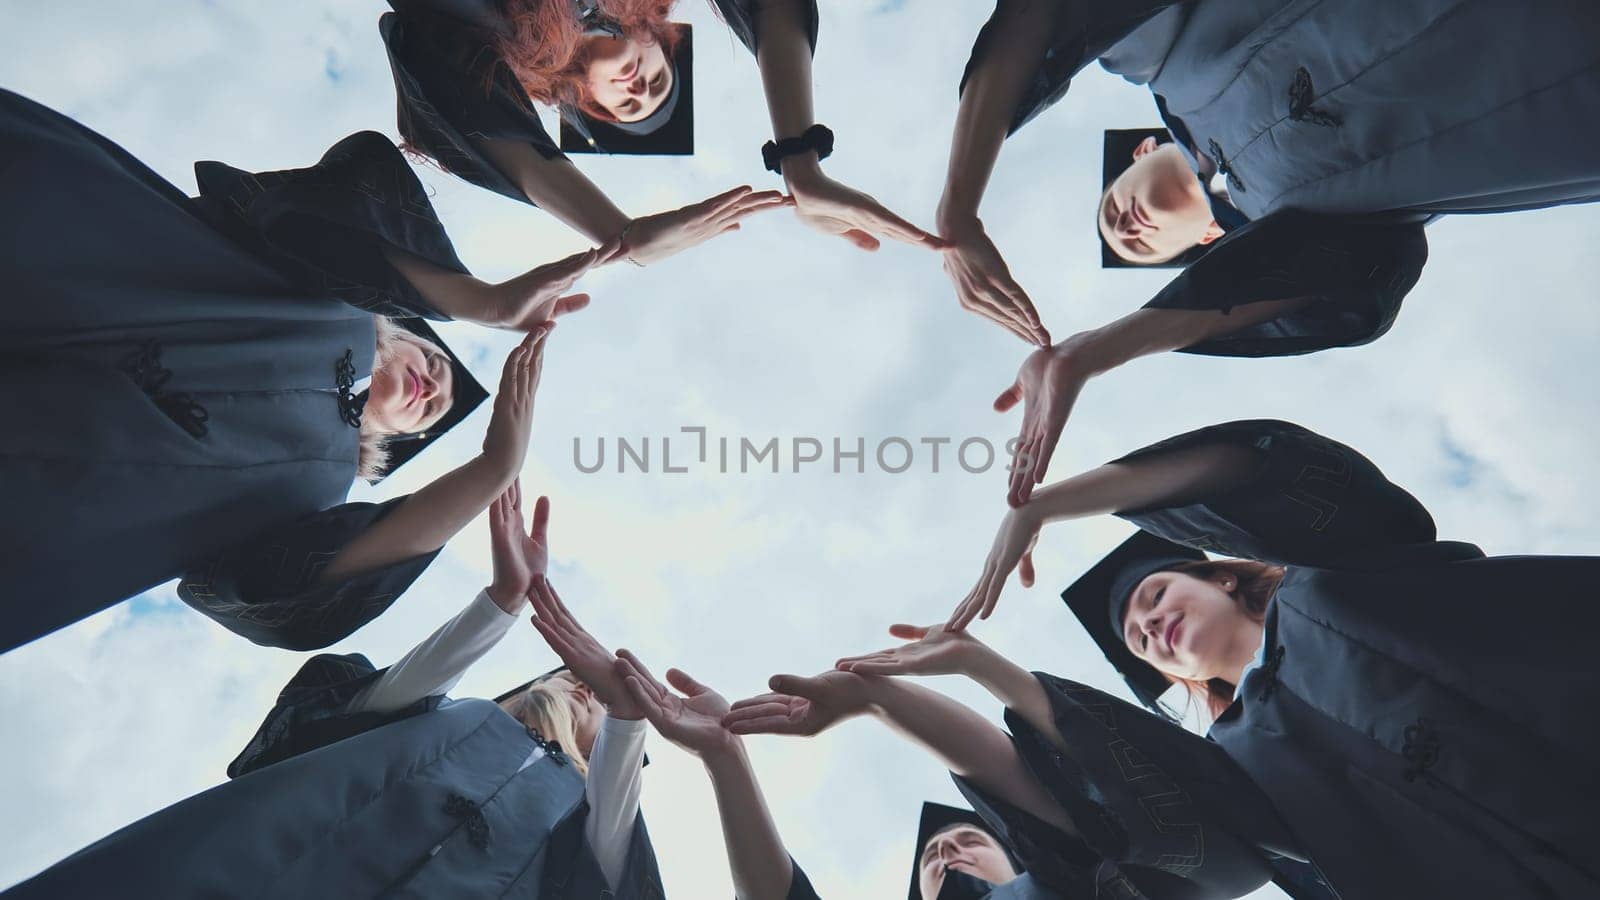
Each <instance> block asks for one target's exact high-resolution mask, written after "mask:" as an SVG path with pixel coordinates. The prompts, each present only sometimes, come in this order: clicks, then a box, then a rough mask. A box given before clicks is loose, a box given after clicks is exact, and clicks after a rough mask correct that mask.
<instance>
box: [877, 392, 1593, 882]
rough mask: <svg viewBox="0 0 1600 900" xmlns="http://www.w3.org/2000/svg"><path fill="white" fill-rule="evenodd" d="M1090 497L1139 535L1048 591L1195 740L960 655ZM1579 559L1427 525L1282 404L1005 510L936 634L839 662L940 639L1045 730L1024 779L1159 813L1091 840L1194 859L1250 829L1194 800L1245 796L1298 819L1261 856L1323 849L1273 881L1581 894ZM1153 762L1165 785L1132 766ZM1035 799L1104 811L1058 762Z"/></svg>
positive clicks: (1585, 788)
mask: <svg viewBox="0 0 1600 900" xmlns="http://www.w3.org/2000/svg"><path fill="white" fill-rule="evenodd" d="M1108 512H1109V513H1115V514H1117V515H1118V516H1120V517H1121V518H1125V519H1128V520H1129V521H1132V522H1133V523H1135V524H1137V525H1138V526H1139V527H1140V528H1141V529H1142V531H1141V532H1140V533H1138V534H1136V535H1134V537H1133V538H1131V539H1129V540H1128V541H1126V542H1125V543H1124V544H1122V545H1121V546H1120V547H1118V548H1117V549H1116V550H1115V551H1113V552H1112V553H1111V554H1110V555H1109V556H1107V557H1106V558H1105V559H1104V560H1102V561H1101V562H1100V563H1098V564H1097V565H1095V566H1094V567H1093V568H1092V569H1090V570H1089V572H1087V573H1086V574H1085V575H1084V576H1083V577H1081V578H1080V579H1078V581H1077V582H1075V583H1074V584H1073V585H1072V586H1071V587H1069V588H1067V590H1066V591H1065V592H1064V593H1063V595H1062V596H1063V598H1064V599H1065V600H1066V601H1067V603H1068V605H1069V606H1070V607H1071V609H1072V611H1073V613H1074V614H1075V615H1077V616H1078V618H1079V620H1080V621H1082V622H1083V623H1084V626H1085V627H1086V629H1087V630H1088V631H1089V633H1090V635H1091V636H1092V637H1093V638H1094V639H1095V641H1096V643H1097V644H1098V645H1099V646H1100V648H1101V649H1102V651H1103V652H1104V653H1105V654H1106V657H1107V658H1108V659H1109V660H1110V661H1111V662H1112V664H1113V665H1114V666H1115V667H1116V668H1117V670H1118V671H1119V672H1120V673H1121V674H1122V675H1123V677H1124V678H1125V679H1127V682H1128V684H1129V686H1130V687H1131V688H1132V690H1133V693H1134V695H1135V696H1137V697H1138V698H1139V699H1140V700H1141V701H1142V702H1143V703H1144V704H1145V705H1146V706H1148V707H1149V708H1150V709H1151V710H1153V711H1154V712H1156V713H1157V714H1158V715H1159V716H1162V717H1165V718H1166V719H1168V720H1170V719H1173V718H1174V716H1173V713H1172V712H1171V711H1170V710H1168V709H1167V708H1166V707H1165V706H1163V705H1162V703H1161V702H1160V697H1161V696H1162V694H1163V693H1165V692H1166V691H1167V689H1168V688H1169V687H1172V686H1173V685H1179V684H1181V685H1184V686H1186V687H1187V688H1188V690H1189V691H1190V692H1191V693H1192V695H1193V696H1194V698H1195V700H1196V701H1198V703H1199V704H1200V705H1201V706H1202V707H1203V708H1204V710H1205V711H1206V713H1207V715H1205V716H1204V718H1206V719H1209V720H1211V725H1210V731H1209V737H1210V740H1209V741H1204V740H1200V739H1198V738H1197V737H1195V736H1194V735H1191V734H1189V733H1187V732H1185V731H1184V730H1183V729H1182V728H1180V727H1178V726H1177V725H1176V724H1174V723H1173V722H1172V721H1163V719H1161V718H1154V717H1151V716H1149V715H1146V714H1144V713H1141V712H1139V711H1138V710H1137V709H1135V708H1134V707H1132V706H1129V705H1128V704H1125V703H1123V702H1121V701H1119V700H1116V699H1114V698H1112V697H1110V696H1108V695H1105V694H1102V693H1100V692H1099V691H1096V690H1093V689H1091V688H1087V687H1084V686H1082V685H1079V684H1076V683H1073V682H1070V681H1065V680H1063V679H1057V678H1052V677H1049V676H1038V677H1037V678H1031V677H1026V676H1024V677H1017V676H1016V673H1015V672H1010V674H1009V675H1006V674H1005V672H1007V671H1009V670H1005V669H1004V667H1000V668H992V665H993V660H992V659H991V660H988V661H987V662H982V661H980V662H973V660H977V659H980V658H986V657H984V654H982V653H979V652H976V651H971V652H970V654H969V651H970V648H967V649H952V648H954V647H955V646H956V643H957V641H958V640H959V635H960V634H961V629H963V628H965V627H966V625H967V624H968V623H969V622H971V620H972V619H973V617H974V616H975V615H979V614H980V613H981V614H982V615H985V616H986V615H988V614H989V612H990V611H992V609H993V607H994V604H995V601H996V599H997V598H998V596H999V593H1000V589H1001V587H1002V586H1003V585H1004V583H1005V581H1006V579H1007V578H1008V577H1009V576H1010V574H1011V572H1012V571H1013V570H1014V569H1020V574H1021V576H1022V582H1023V584H1024V585H1031V584H1032V582H1033V565H1032V559H1031V556H1032V549H1033V545H1034V542H1035V541H1036V540H1037V539H1038V534H1039V530H1040V528H1041V526H1042V525H1043V524H1044V523H1045V522H1047V521H1052V520H1055V519H1062V518H1076V517H1081V516H1088V515H1097V514H1102V513H1108ZM1203 551H1210V552H1214V553H1218V554H1222V555H1225V556H1228V557H1232V558H1233V559H1232V560H1217V561H1213V560H1210V559H1208V558H1207V556H1206V554H1205V552H1203ZM1597 579H1600V558H1595V557H1559V556H1516V557H1486V556H1485V555H1484V554H1483V552H1482V551H1481V550H1479V549H1478V548H1477V547H1475V546H1473V545H1471V544H1464V543H1458V542H1453V541H1440V540H1438V539H1437V538H1436V535H1435V529H1434V524H1433V520H1432V518H1431V517H1430V516H1429V515H1428V512H1427V510H1425V509H1424V508H1423V507H1422V505H1421V504H1420V503H1419V502H1418V501H1417V500H1416V499H1415V498H1414V497H1412V496H1411V495H1410V494H1408V493H1407V492H1406V491H1404V490H1402V489H1401V488H1400V487H1398V486H1396V485H1395V484H1393V483H1392V482H1390V481H1388V480H1387V479H1386V478H1385V477H1384V476H1383V474H1382V473H1381V472H1380V471H1379V470H1378V468H1377V467H1376V466H1374V465H1373V464H1372V463H1371V462H1370V461H1368V460H1367V459H1365V458H1364V457H1362V456H1361V455H1360V454H1359V453H1357V452H1356V451H1354V450H1352V449H1351V448H1349V447H1347V446H1344V445H1342V444H1339V443H1336V442H1334V441H1331V440H1328V439H1327V438H1324V437H1321V436H1319V435H1316V434H1313V433H1312V432H1309V431H1307V430H1305V429H1303V428H1300V427H1299V426H1296V425H1291V424H1288V423H1284V422H1276V421H1246V422H1233V423H1228V424H1224V425H1216V426H1212V427H1210V428H1205V429H1201V430H1199V431H1195V432H1191V433H1189V434H1185V435H1182V436H1179V437H1176V438H1172V439H1170V440H1167V441H1163V442H1161V443H1158V444H1155V445H1153V446H1151V447H1148V448H1145V449H1143V450H1140V451H1137V452H1135V453H1133V454H1130V455H1129V456H1126V457H1123V458H1122V459H1120V460H1117V461H1116V462H1113V463H1110V464H1108V465H1104V466H1101V467H1099V468H1097V469H1093V470H1091V471H1089V472H1086V473H1084V474H1081V475H1078V476H1076V477H1074V478H1069V479H1067V480H1065V481H1062V482H1059V483H1057V484H1055V485H1052V486H1050V487H1049V488H1046V489H1044V490H1042V491H1040V492H1039V493H1037V494H1035V495H1034V496H1033V498H1032V499H1031V500H1030V501H1029V502H1027V503H1025V504H1024V505H1022V506H1021V507H1020V508H1017V509H1013V510H1011V511H1010V512H1009V513H1008V514H1007V517H1006V520H1005V523H1004V524H1003V525H1002V527H1001V529H1000V533H999V535H998V537H997V538H996V539H995V543H994V547H993V549H992V550H991V552H990V554H989V558H988V561H987V563H986V565H985V567H984V571H983V575H982V577H981V578H980V580H979V582H978V584H977V586H976V587H975V588H974V589H973V591H972V592H971V593H970V594H969V595H968V597H967V599H966V600H965V601H964V602H963V603H962V605H961V607H959V608H958V609H957V611H956V614H955V615H954V616H953V617H952V619H951V621H950V622H949V623H948V624H947V625H946V626H942V627H940V628H936V629H931V630H928V631H922V630H912V631H905V630H900V631H898V632H897V633H899V634H900V636H902V637H920V638H921V639H920V640H918V641H916V642H915V643H914V644H911V645H907V646H906V647H902V648H897V649H894V650H889V651H883V652H882V653H879V654H874V655H872V656H870V657H864V658H860V659H858V660H856V661H855V663H853V664H850V665H848V666H847V667H848V668H851V669H852V671H857V672H863V673H879V674H890V673H902V674H915V673H923V674H927V673H931V671H933V670H935V669H938V668H939V667H941V666H944V667H949V666H950V665H953V663H951V661H950V659H951V658H953V657H959V658H960V659H961V660H963V661H962V662H960V663H959V665H960V666H961V667H963V668H962V669H961V670H962V671H968V672H969V674H972V675H973V676H974V677H976V678H978V680H980V681H983V682H984V683H985V684H986V685H988V686H990V687H991V688H993V689H994V690H995V693H997V694H998V695H999V696H1001V697H1002V699H1005V701H1006V703H1007V705H1008V706H1009V707H1010V708H1011V709H1012V710H1013V711H1015V712H1018V713H1019V715H1022V717H1023V718H1025V719H1027V721H1029V722H1034V723H1036V724H1038V725H1040V726H1041V727H1042V726H1048V728H1049V729H1052V730H1054V731H1056V732H1059V734H1058V735H1057V737H1059V741H1058V742H1057V743H1059V744H1061V748H1060V749H1057V750H1048V751H1046V750H1044V749H1043V748H1045V747H1046V745H1047V744H1048V743H1049V742H1045V743H1037V742H1035V743H1034V744H1033V745H1031V746H1035V747H1036V748H1038V749H1040V754H1039V755H1036V756H1034V757H1031V758H1030V760H1029V763H1030V766H1033V767H1034V769H1035V771H1044V772H1048V771H1050V767H1051V766H1057V765H1058V764H1057V763H1053V762H1052V761H1051V759H1052V757H1051V754H1055V756H1054V757H1053V758H1054V759H1055V760H1057V761H1059V760H1061V759H1062V758H1067V759H1070V761H1071V762H1072V763H1073V765H1075V766H1077V767H1079V768H1081V769H1082V770H1083V774H1082V775H1081V777H1080V779H1079V780H1080V782H1081V784H1092V785H1094V786H1096V787H1098V788H1100V789H1103V790H1104V791H1105V792H1106V794H1107V796H1111V795H1113V794H1115V792H1116V791H1129V792H1132V794H1130V796H1134V795H1136V796H1137V797H1138V798H1142V800H1139V801H1138V802H1134V803H1133V804H1132V805H1129V806H1127V807H1125V808H1122V809H1121V810H1120V811H1119V813H1118V814H1119V815H1120V816H1122V817H1123V818H1124V820H1125V821H1132V820H1135V819H1138V820H1141V821H1142V817H1143V816H1144V815H1145V813H1144V812H1140V811H1139V805H1140V803H1143V804H1144V805H1145V806H1147V807H1148V808H1149V809H1150V810H1152V811H1155V810H1157V808H1158V807H1160V808H1161V809H1164V810H1165V812H1161V813H1159V815H1160V817H1161V824H1162V826H1163V827H1162V828H1161V829H1159V832H1160V835H1161V836H1157V835H1154V834H1152V836H1150V838H1149V841H1148V842H1147V843H1145V844H1144V845H1143V846H1141V840H1144V839H1143V838H1139V837H1138V835H1137V834H1135V835H1134V839H1133V840H1132V841H1131V842H1130V841H1128V840H1125V839H1124V838H1126V837H1127V836H1126V835H1123V836H1122V837H1118V836H1117V835H1116V834H1114V833H1109V832H1108V837H1107V839H1108V840H1110V841H1111V843H1110V844H1105V845H1097V844H1096V842H1095V840H1093V839H1091V840H1090V841H1089V843H1090V845H1091V846H1094V847H1095V849H1096V850H1097V851H1100V852H1102V855H1105V854H1107V853H1111V851H1113V850H1114V851H1115V853H1116V854H1124V855H1127V854H1131V855H1132V857H1130V858H1155V857H1156V856H1160V855H1164V857H1163V858H1166V859H1167V860H1168V870H1169V871H1170V872H1171V873H1172V874H1175V875H1179V876H1183V877H1187V875H1186V871H1187V869H1188V867H1191V866H1201V865H1202V863H1203V857H1204V853H1202V848H1204V847H1207V846H1210V845H1213V844H1214V842H1215V840H1216V838H1217V837H1218V836H1219V835H1226V834H1232V835H1234V836H1243V832H1241V831H1240V830H1238V829H1239V828H1244V827H1247V826H1248V825H1249V823H1248V822H1243V821H1242V820H1239V819H1237V817H1236V818H1235V819H1234V820H1233V821H1236V822H1238V823H1239V824H1238V826H1237V827H1224V826H1221V825H1217V824H1214V823H1217V822H1227V821H1230V819H1229V817H1228V815H1227V814H1225V813H1227V812H1228V811H1227V810H1223V809H1220V808H1213V807H1215V806H1216V804H1220V803H1227V802H1231V801H1229V798H1230V797H1233V796H1235V795H1237V796H1241V797H1242V796H1246V795H1247V794H1248V793H1249V792H1251V791H1255V790H1259V791H1260V792H1261V793H1264V794H1265V795H1266V796H1267V797H1268V798H1270V800H1271V807H1272V808H1275V809H1276V810H1277V812H1278V813H1279V814H1280V815H1281V816H1282V817H1283V819H1284V820H1285V821H1286V823H1287V825H1288V827H1289V829H1290V831H1292V833H1293V839H1294V840H1293V844H1292V846H1286V847H1279V848H1276V850H1274V848H1270V847H1266V846H1265V845H1263V846H1262V849H1263V850H1267V851H1272V852H1275V853H1278V854H1279V855H1280V856H1286V857H1298V858H1300V859H1302V860H1309V861H1310V862H1311V863H1312V864H1313V866H1314V870H1307V869H1305V868H1303V867H1299V871H1298V874H1297V875H1295V874H1292V873H1288V874H1290V879H1289V880H1291V881H1294V882H1295V883H1297V884H1303V885H1309V884H1311V883H1312V882H1314V881H1318V880H1320V881H1322V882H1325V883H1326V884H1327V885H1331V887H1332V888H1333V890H1334V891H1336V892H1337V895H1338V896H1344V897H1364V898H1366V897H1370V898H1387V897H1395V898H1399V897H1579V896H1595V895H1596V893H1597V892H1600V865H1597V864H1596V862H1595V856H1594V854H1593V852H1592V851H1591V849H1590V848H1592V847H1593V846H1595V843H1596V841H1600V826H1597V825H1596V822H1595V818H1594V816H1593V815H1592V812H1591V809H1590V808H1591V806H1592V804H1593V802H1594V799H1595V798H1596V797H1597V796H1600V763H1597V762H1596V759H1595V756H1594V752H1593V748H1594V747H1595V745H1596V743H1597V741H1600V723H1597V720H1596V718H1595V716H1594V714H1593V710H1594V709H1595V707H1596V704H1597V702H1600V663H1597V662H1596V657H1595V654H1594V634H1595V633H1596V628H1597V626H1600V613H1597V612H1596V611H1595V605H1594V603H1593V596H1594V584H1595V583H1596V581H1597ZM963 646H964V645H963ZM941 659H942V660H943V661H942V662H939V661H938V660H941ZM930 660H931V661H930ZM1011 668H1013V669H1014V668H1015V667H1011ZM997 673H999V674H997ZM1030 707H1031V708H1032V709H1033V710H1034V712H1033V713H1026V712H1025V710H1026V709H1028V708H1030ZM1014 731H1015V729H1014ZM1022 737H1023V736H1022V735H1019V743H1020V744H1021V745H1023V746H1029V742H1028V741H1027V740H1021V738H1022ZM1040 766H1043V767H1045V768H1044V769H1040V768H1039V767H1040ZM1145 771H1149V772H1155V773H1161V777H1160V778H1151V779H1146V780H1144V781H1141V779H1140V773H1141V772H1145ZM1041 778H1042V780H1046V783H1047V784H1051V782H1050V781H1049V780H1048V779H1044V778H1043V776H1041ZM1140 784H1145V785H1146V787H1140ZM1150 791H1155V793H1150ZM1052 793H1053V794H1055V795H1056V796H1057V798H1058V799H1060V800H1061V801H1062V802H1063V803H1064V804H1067V805H1068V807H1069V815H1070V818H1071V819H1072V821H1073V823H1074V824H1075V825H1077V826H1078V828H1079V830H1080V831H1082V832H1083V833H1084V834H1085V837H1086V838H1089V837H1090V835H1089V834H1088V832H1089V831H1090V830H1091V826H1092V825H1093V824H1094V823H1096V822H1101V821H1104V817H1103V816H1102V815H1100V810H1101V806H1100V801H1096V800H1092V799H1091V797H1092V796H1093V793H1094V792H1093V791H1084V790H1081V789H1079V788H1074V787H1071V786H1070V785H1068V784H1067V782H1066V780H1064V779H1058V780H1057V781H1056V782H1054V783H1053V786H1052ZM1158 794H1159V795H1161V796H1166V797H1168V798H1169V799H1171V800H1172V803H1170V804H1168V803H1166V802H1165V801H1162V800H1161V799H1160V796H1158ZM1063 798H1065V799H1063ZM1073 803H1076V804H1077V806H1076V807H1075V808H1073V807H1072V804H1073ZM1190 813H1194V816H1193V817H1188V818H1186V816H1188V815H1189V814H1190ZM1208 816H1209V819H1207V817H1208ZM1207 821H1210V822H1212V823H1213V824H1209V825H1208V824H1206V822H1207ZM1119 840H1121V841H1122V844H1121V845H1120V846H1119V845H1118V844H1117V841H1119ZM1185 846H1187V847H1189V848H1190V849H1189V851H1188V852H1185V851H1184V849H1183V848H1184V847H1185ZM1113 855H1114V854H1113ZM1275 867H1277V868H1278V869H1279V871H1280V874H1286V873H1285V869H1284V864H1283V863H1282V861H1281V860H1280V861H1278V862H1276V863H1275ZM1307 878H1311V879H1312V881H1306V879H1307ZM1306 889H1307V890H1308V891H1311V893H1310V894H1308V895H1309V896H1322V894H1319V893H1316V892H1315V891H1314V890H1312V888H1310V887H1307V888H1306Z"/></svg>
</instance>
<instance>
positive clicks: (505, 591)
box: [483, 581, 528, 616]
mask: <svg viewBox="0 0 1600 900" xmlns="http://www.w3.org/2000/svg"><path fill="white" fill-rule="evenodd" d="M483 592H484V593H485V594H487V595H488V596H489V600H490V601H491V602H493V603H494V605H495V606H498V607H499V608H500V611H501V612H503V613H505V614H506V615H508V616H514V615H516V614H517V613H519V612H521V611H522V607H523V606H524V605H526V604H527V602H528V594H527V591H526V590H518V589H517V588H516V587H513V586H511V585H509V584H506V583H504V582H499V581H494V582H490V584H489V586H488V587H486V588H484V589H483Z"/></svg>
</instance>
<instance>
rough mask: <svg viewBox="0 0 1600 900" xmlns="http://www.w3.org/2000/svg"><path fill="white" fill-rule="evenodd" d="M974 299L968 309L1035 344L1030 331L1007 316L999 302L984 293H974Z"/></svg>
mask: <svg viewBox="0 0 1600 900" xmlns="http://www.w3.org/2000/svg"><path fill="white" fill-rule="evenodd" d="M972 297H974V298H976V299H975V300H973V301H972V302H971V304H970V305H969V306H968V307H967V308H968V309H970V310H972V311H973V312H975V313H977V314H978V315H980V316H983V317H984V318H985V319H988V320H989V321H991V322H993V323H995V324H996V325H999V326H1000V327H1001V328H1004V329H1005V330H1007V331H1009V332H1011V333H1012V334H1014V335H1016V336H1017V337H1019V338H1021V339H1023V340H1024V341H1027V342H1028V343H1030V344H1031V343H1033V335H1032V334H1029V333H1028V330H1027V329H1026V328H1024V327H1023V326H1022V325H1020V324H1018V323H1017V322H1016V320H1014V319H1012V318H1011V317H1010V316H1008V315H1006V313H1005V310H1004V309H1003V308H1001V306H1000V305H999V304H998V303H997V302H995V301H994V300H992V299H991V298H990V297H988V296H987V295H985V294H984V293H982V292H974V293H973V294H972Z"/></svg>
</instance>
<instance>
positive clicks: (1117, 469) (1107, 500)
mask: <svg viewBox="0 0 1600 900" xmlns="http://www.w3.org/2000/svg"><path fill="white" fill-rule="evenodd" d="M1256 463H1257V458H1256V454H1255V453H1254V452H1252V451H1251V450H1249V449H1247V448H1245V447H1241V446H1238V445H1234V444H1212V445H1205V446H1197V447H1188V448H1184V449H1182V450H1174V451H1172V452H1171V453H1161V454H1157V455H1154V456H1150V457H1146V458H1144V459H1138V460H1134V461H1131V462H1125V463H1107V464H1106V465H1103V466H1100V467H1098V468H1094V469H1090V470H1089V471H1087V472H1084V473H1082V474H1080V475H1074V476H1073V477H1071V478H1067V479H1063V480H1062V481H1058V482H1056V483H1055V484H1052V485H1050V486H1049V487H1047V488H1044V489H1043V490H1039V491H1036V492H1034V494H1033V496H1032V498H1030V499H1029V500H1028V502H1027V503H1026V504H1025V505H1024V506H1023V507H1022V509H1024V510H1027V513H1028V515H1031V516H1034V517H1036V518H1038V520H1039V521H1040V522H1041V523H1044V522H1053V521H1057V520H1060V519H1081V518H1085V517H1088V516H1098V515H1107V514H1110V513H1122V512H1130V511H1132V510H1138V509H1152V508H1157V507H1163V506H1178V505H1182V504H1184V503H1189V502H1193V501H1194V500H1195V499H1198V498H1199V497H1203V496H1206V495H1208V494H1214V493H1217V492H1220V491H1225V490H1227V489H1229V488H1231V487H1234V486H1236V485H1240V484H1243V483H1244V482H1245V481H1246V480H1247V479H1248V478H1249V477H1250V475H1251V473H1253V472H1254V471H1255V468H1256Z"/></svg>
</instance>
